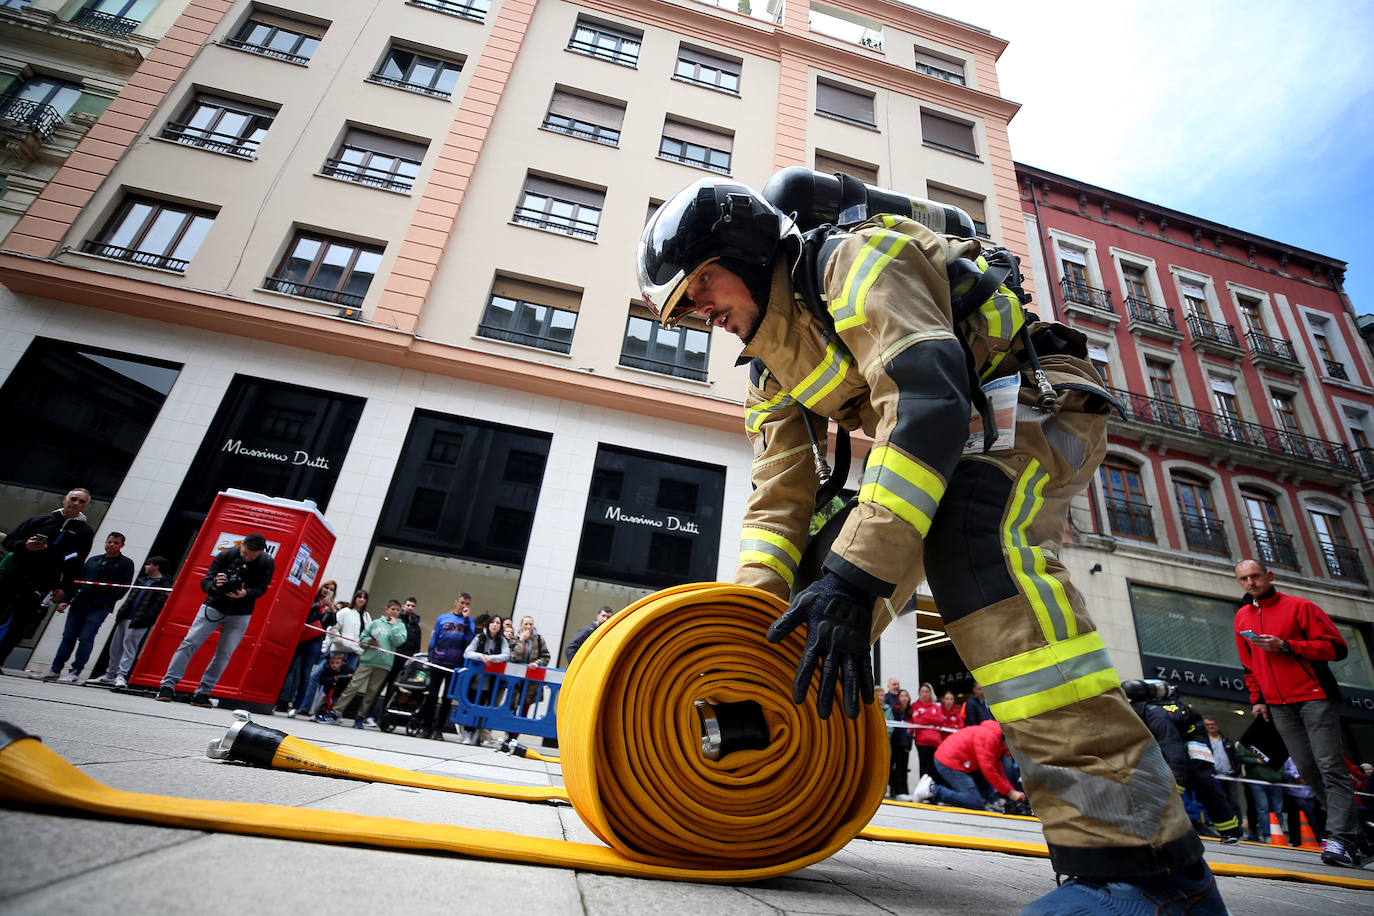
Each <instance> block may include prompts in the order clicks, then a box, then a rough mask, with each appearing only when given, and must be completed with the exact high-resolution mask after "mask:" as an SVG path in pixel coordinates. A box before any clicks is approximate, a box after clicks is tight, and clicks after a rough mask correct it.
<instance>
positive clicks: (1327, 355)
mask: <svg viewBox="0 0 1374 916" xmlns="http://www.w3.org/2000/svg"><path fill="white" fill-rule="evenodd" d="M1307 324H1308V327H1310V328H1311V330H1312V343H1313V345H1314V346H1316V348H1317V356H1318V357H1320V358H1321V361H1322V366H1323V367H1324V369H1325V372H1326V375H1327V377H1328V378H1334V379H1340V380H1341V381H1349V380H1350V372H1349V370H1348V369H1346V367H1345V361H1344V360H1342V359H1341V357H1340V355H1339V354H1338V353H1337V351H1336V348H1335V347H1333V346H1332V344H1331V340H1330V338H1329V337H1328V336H1327V335H1328V326H1329V324H1330V322H1328V321H1327V320H1326V319H1325V318H1318V317H1316V316H1314V315H1308V316H1307Z"/></svg>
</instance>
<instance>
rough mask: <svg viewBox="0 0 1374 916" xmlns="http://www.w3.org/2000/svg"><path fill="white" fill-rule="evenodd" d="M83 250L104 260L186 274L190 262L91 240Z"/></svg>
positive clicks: (84, 244)
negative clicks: (112, 259) (125, 262)
mask: <svg viewBox="0 0 1374 916" xmlns="http://www.w3.org/2000/svg"><path fill="white" fill-rule="evenodd" d="M81 250H82V251H84V252H86V253H87V254H94V255H99V256H100V257H102V258H114V259H115V260H116V261H128V262H129V263H130V264H138V265H141V266H143V267H160V268H162V269H163V270H175V271H176V272H177V273H185V272H186V265H187V264H189V263H191V262H190V261H184V260H182V259H181V258H171V257H168V256H167V255H165V254H159V253H157V252H154V251H138V250H136V249H133V248H119V247H117V246H115V245H106V244H105V243H104V242H100V241H96V240H95V239H89V240H87V241H86V242H84V243H82V245H81Z"/></svg>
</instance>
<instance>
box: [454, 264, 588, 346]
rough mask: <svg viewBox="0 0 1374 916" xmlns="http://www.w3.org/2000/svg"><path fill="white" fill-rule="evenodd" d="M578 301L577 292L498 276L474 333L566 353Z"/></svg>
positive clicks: (579, 302) (575, 320) (574, 323)
mask: <svg viewBox="0 0 1374 916" xmlns="http://www.w3.org/2000/svg"><path fill="white" fill-rule="evenodd" d="M581 304H582V297H581V296H580V295H578V294H577V293H574V292H570V291H568V290H563V289H555V288H554V287H551V286H543V285H541V284H538V283H530V282H527V281H525V280H517V279H515V278H513V277H502V276H498V277H497V278H496V282H495V283H494V284H492V288H491V299H490V300H488V302H487V310H486V312H485V313H484V314H483V315H482V322H481V324H479V325H478V326H477V336H478V337H488V338H491V339H492V340H505V341H509V342H510V343H518V344H524V345H525V346H529V347H539V348H540V349H542V350H552V351H553V352H555V353H567V352H569V351H570V350H571V349H572V337H573V329H574V328H575V327H576V326H577V311H578V309H579V308H580V307H581Z"/></svg>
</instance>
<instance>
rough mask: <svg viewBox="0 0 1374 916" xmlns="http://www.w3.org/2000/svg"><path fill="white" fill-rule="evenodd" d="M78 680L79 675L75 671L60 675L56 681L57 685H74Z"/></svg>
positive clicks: (79, 678)
mask: <svg viewBox="0 0 1374 916" xmlns="http://www.w3.org/2000/svg"><path fill="white" fill-rule="evenodd" d="M80 680H81V675H79V674H77V673H76V672H75V671H68V672H67V673H66V674H64V675H62V676H61V677H60V678H58V679H57V683H59V684H75V683H77V682H79V681H80Z"/></svg>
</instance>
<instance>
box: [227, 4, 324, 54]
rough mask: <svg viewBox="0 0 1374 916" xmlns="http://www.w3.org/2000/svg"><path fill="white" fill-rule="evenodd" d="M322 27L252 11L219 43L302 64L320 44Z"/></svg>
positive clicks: (322, 33)
mask: <svg viewBox="0 0 1374 916" xmlns="http://www.w3.org/2000/svg"><path fill="white" fill-rule="evenodd" d="M325 28H326V27H325V26H322V25H316V24H315V23H313V22H305V21H303V20H300V19H292V18H290V17H287V16H281V15H278V14H276V13H269V12H267V11H265V10H254V11H253V13H252V15H251V16H249V17H248V21H247V22H245V23H244V24H243V26H242V27H241V28H240V29H239V30H238V31H237V32H236V33H235V34H234V37H233V38H226V39H224V42H223V43H224V45H225V46H226V47H230V48H237V49H238V50H240V51H249V52H251V53H253V54H262V55H264V56H266V57H275V58H276V59H277V60H284V61H287V62H288V63H293V64H305V63H306V62H307V61H309V60H310V58H311V56H312V55H313V54H314V53H315V49H316V48H318V47H319V46H320V39H321V38H323V37H324V32H325Z"/></svg>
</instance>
